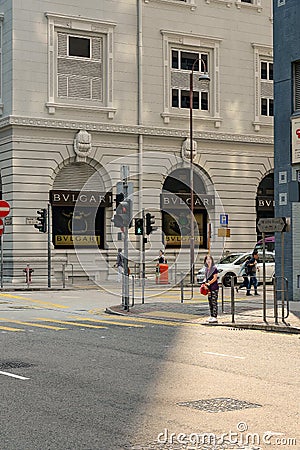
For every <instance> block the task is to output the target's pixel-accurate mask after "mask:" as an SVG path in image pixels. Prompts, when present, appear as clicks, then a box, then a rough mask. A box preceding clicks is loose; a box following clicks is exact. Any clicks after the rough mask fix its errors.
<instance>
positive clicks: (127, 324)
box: [69, 316, 145, 328]
mask: <svg viewBox="0 0 300 450" xmlns="http://www.w3.org/2000/svg"><path fill="white" fill-rule="evenodd" d="M69 319H78V317H73V316H70V317H69ZM80 320H85V321H87V322H98V323H107V324H109V325H119V326H121V327H135V328H145V327H144V325H136V324H133V323H132V324H131V323H121V322H115V321H113V320H109V319H103V320H98V319H89V318H86V317H80Z"/></svg>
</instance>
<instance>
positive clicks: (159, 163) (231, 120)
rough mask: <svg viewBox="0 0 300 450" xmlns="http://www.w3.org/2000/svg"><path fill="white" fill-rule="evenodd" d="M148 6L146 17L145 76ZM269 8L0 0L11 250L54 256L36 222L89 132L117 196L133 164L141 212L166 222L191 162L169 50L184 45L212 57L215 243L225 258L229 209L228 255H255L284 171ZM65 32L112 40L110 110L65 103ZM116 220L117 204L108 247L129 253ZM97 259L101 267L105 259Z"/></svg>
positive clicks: (205, 133)
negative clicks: (269, 184)
mask: <svg viewBox="0 0 300 450" xmlns="http://www.w3.org/2000/svg"><path fill="white" fill-rule="evenodd" d="M138 3H139V5H140V7H141V11H142V17H141V20H140V24H141V28H140V37H141V38H142V52H141V53H142V58H141V59H140V72H139V71H138V62H139V60H138V48H137V32H138V27H137V24H138V17H137V4H138ZM259 3H260V2H258V1H256V0H254V5H249V4H242V3H241V2H234V1H231V0H228V1H226V2H221V1H213V0H211V1H210V2H205V1H202V0H197V1H195V2H194V1H192V0H188V1H187V3H185V2H179V1H177V0H174V1H166V0H148V1H142V0H141V1H139V2H136V1H133V0H126V1H114V2H113V6H114V7H113V8H112V0H110V1H104V0H103V1H101V2H100V4H99V2H98V1H96V0H91V1H90V2H89V3H88V5H83V4H82V2H79V0H65V1H64V3H53V2H52V1H43V2H40V1H38V0H28V1H27V2H26V5H25V3H21V4H20V5H17V4H15V3H13V2H12V0H11V1H9V0H7V1H6V2H4V3H3V4H1V10H0V13H3V22H2V24H3V33H4V34H3V36H6V39H5V40H4V41H3V56H4V57H3V74H4V78H3V88H4V87H5V92H6V93H5V96H4V109H3V115H2V119H1V120H0V126H1V131H0V157H1V176H2V184H3V197H4V198H5V199H6V200H8V201H9V202H11V205H12V217H13V220H12V225H8V226H7V229H6V235H5V245H6V248H7V250H8V249H9V251H11V253H12V255H14V256H15V257H16V256H18V257H19V258H26V257H27V255H28V254H29V253H30V255H36V257H39V256H40V255H41V253H42V252H44V251H45V249H46V246H47V243H46V241H45V236H44V235H43V234H42V233H38V232H37V230H35V229H34V228H33V226H32V225H29V224H28V223H27V222H26V218H27V217H29V216H30V217H31V216H34V215H35V211H36V210H37V209H38V208H41V207H43V206H44V205H46V204H47V202H48V198H49V190H51V189H53V185H54V182H55V177H56V175H57V174H58V173H59V170H61V169H62V168H63V167H65V166H66V165H67V164H69V163H73V162H75V161H76V160H77V159H78V155H76V151H75V150H74V138H75V136H76V134H77V132H78V130H80V129H84V130H87V131H88V133H89V134H90V136H91V149H90V151H89V152H88V154H87V157H86V158H84V162H85V163H86V164H90V165H92V166H93V167H94V168H96V169H97V170H98V169H99V170H100V171H101V170H102V173H103V176H104V178H105V183H104V184H105V186H106V187H107V188H108V189H112V190H113V192H114V193H115V192H116V187H115V185H116V182H117V181H118V180H119V178H120V165H122V164H130V170H131V173H132V175H133V176H132V182H133V184H134V188H135V191H137V190H138V189H141V187H142V188H143V190H144V192H143V194H142V195H138V194H137V195H136V197H135V210H136V211H138V210H141V208H145V209H146V210H151V211H156V212H155V215H156V217H157V224H158V225H159V226H161V215H160V211H159V210H160V203H159V194H160V192H161V190H162V186H163V183H164V180H165V179H166V177H167V176H168V175H169V174H170V173H171V172H172V171H173V170H174V169H175V168H178V167H181V166H182V167H183V166H186V167H188V160H186V158H182V154H183V150H182V147H183V145H184V143H185V141H186V138H188V137H189V110H188V108H185V109H181V110H179V111H178V110H174V108H172V106H171V104H170V85H169V82H170V78H169V75H170V49H171V48H173V47H174V46H175V47H176V48H179V49H182V50H185V49H186V50H188V51H203V49H204V51H206V50H207V51H208V52H210V58H211V59H210V68H211V72H210V75H211V85H210V87H209V89H210V98H211V105H210V108H211V110H210V111H209V112H208V113H206V112H203V111H199V110H194V111H193V125H194V132H193V138H194V140H195V142H196V144H197V154H196V156H195V158H194V164H195V168H196V170H197V171H199V173H202V174H203V177H204V179H205V178H206V179H208V180H209V182H210V183H211V185H212V186H214V189H215V190H216V193H217V196H218V197H219V201H218V208H217V209H216V212H215V215H214V217H211V221H212V223H213V234H212V241H213V243H214V244H215V245H216V247H215V248H216V249H218V252H219V249H220V247H222V246H223V239H218V238H217V228H218V225H219V222H218V221H219V213H222V212H226V213H227V214H229V224H230V228H231V237H230V239H227V240H226V242H225V250H249V249H251V248H253V246H254V244H255V242H256V231H255V227H256V193H257V187H258V185H259V183H260V181H261V180H262V179H263V177H264V176H265V175H266V174H267V173H269V172H270V171H272V169H273V138H272V131H273V125H272V118H271V117H262V116H260V115H259V114H258V112H257V102H258V100H259V93H258V92H259V89H260V83H259V80H258V72H259V61H260V59H259V58H260V56H261V57H262V58H266V59H267V60H269V61H271V60H272V30H271V21H270V17H271V1H270V0H267V1H263V2H261V3H262V5H261V6H259V5H258V4H259ZM12 5H13V8H12ZM70 11H72V14H71V15H70ZM57 29H59V30H61V31H63V32H70V33H74V34H77V35H78V34H80V33H83V34H84V33H87V35H88V36H89V35H93V34H94V33H100V35H103V36H104V37H105V39H104V41H105V45H104V50H105V49H106V51H107V59H106V60H105V64H104V65H103V71H104V73H105V74H106V77H105V81H106V83H107V88H106V90H104V98H105V99H104V100H105V101H104V102H103V105H99V102H98V103H97V102H94V103H93V102H91V101H80V102H78V101H77V100H76V101H73V102H72V101H69V100H68V101H67V100H66V101H65V102H64V101H60V100H61V99H57V98H55V95H54V94H53V92H52V91H51V89H52V87H54V88H55V80H54V81H53V73H54V72H53V71H54V70H55V67H56V65H55V64H56V56H55V51H56V50H55V49H56V46H55V45H52V44H53V41H52V39H53V38H55V32H54V30H57ZM9 36H13V39H12V38H9ZM11 49H12V52H11ZM53 52H54V53H53ZM9 55H11V58H10V57H9ZM53 55H54V56H53ZM53 63H54V65H53ZM187 75H188V74H187ZM139 82H140V83H141V85H140V91H139ZM10 99H13V102H12V103H11V101H10ZM139 106H140V110H139ZM142 154H143V162H142V172H143V175H142V176H140V175H139V173H138V172H139V169H138V168H139V164H141V155H142ZM153 192H154V193H155V195H153ZM112 214H113V208H112V207H110V208H107V211H106V232H105V235H106V244H105V249H104V250H103V251H102V252H100V253H101V254H103V255H104V257H105V258H106V257H107V255H110V254H114V253H115V249H116V247H118V246H119V243H118V242H117V230H116V229H112V227H111V217H112ZM151 240H152V243H151V244H149V245H148V247H147V248H149V249H150V250H151V251H152V252H153V253H155V252H156V250H157V248H159V247H160V246H161V234H160V233H159V232H157V233H155V234H154V235H153V236H152V237H151ZM131 241H132V248H131V251H132V253H133V254H136V255H137V259H138V258H139V256H138V252H137V250H136V249H138V248H139V241H138V240H136V239H135V238H134V237H133V236H131ZM66 253H68V254H71V253H72V252H66V251H54V256H55V257H56V258H57V260H59V258H61V259H62V260H63V259H64V258H65V259H66V258H68V257H69V256H68V255H67V256H66ZM86 253H87V254H88V256H87V259H88V258H89V257H91V256H89V255H90V253H91V252H86ZM93 258H94V259H93V264H95V265H97V264H98V263H99V261H98V260H97V258H98V259H99V255H96V256H95V257H94V256H93ZM97 261H98V262H97ZM58 264H60V262H59V263H58Z"/></svg>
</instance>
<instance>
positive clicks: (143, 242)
mask: <svg viewBox="0 0 300 450" xmlns="http://www.w3.org/2000/svg"><path fill="white" fill-rule="evenodd" d="M142 218H143V236H142V304H144V303H145V277H146V261H145V243H146V238H145V210H144V209H143V210H142Z"/></svg>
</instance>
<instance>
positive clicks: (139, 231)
mask: <svg viewBox="0 0 300 450" xmlns="http://www.w3.org/2000/svg"><path fill="white" fill-rule="evenodd" d="M143 228H144V221H143V219H135V220H134V234H136V235H137V236H143Z"/></svg>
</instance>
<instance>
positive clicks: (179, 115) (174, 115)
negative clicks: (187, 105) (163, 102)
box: [161, 110, 222, 128]
mask: <svg viewBox="0 0 300 450" xmlns="http://www.w3.org/2000/svg"><path fill="white" fill-rule="evenodd" d="M188 111H189V110H188ZM195 113H196V111H195ZM161 117H162V118H163V119H164V123H170V120H171V119H180V120H189V119H190V117H189V115H187V114H182V113H177V112H164V113H161ZM193 120H204V121H207V122H214V125H215V128H220V126H221V123H222V118H220V117H211V116H203V115H202V116H200V115H197V114H194V115H193Z"/></svg>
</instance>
